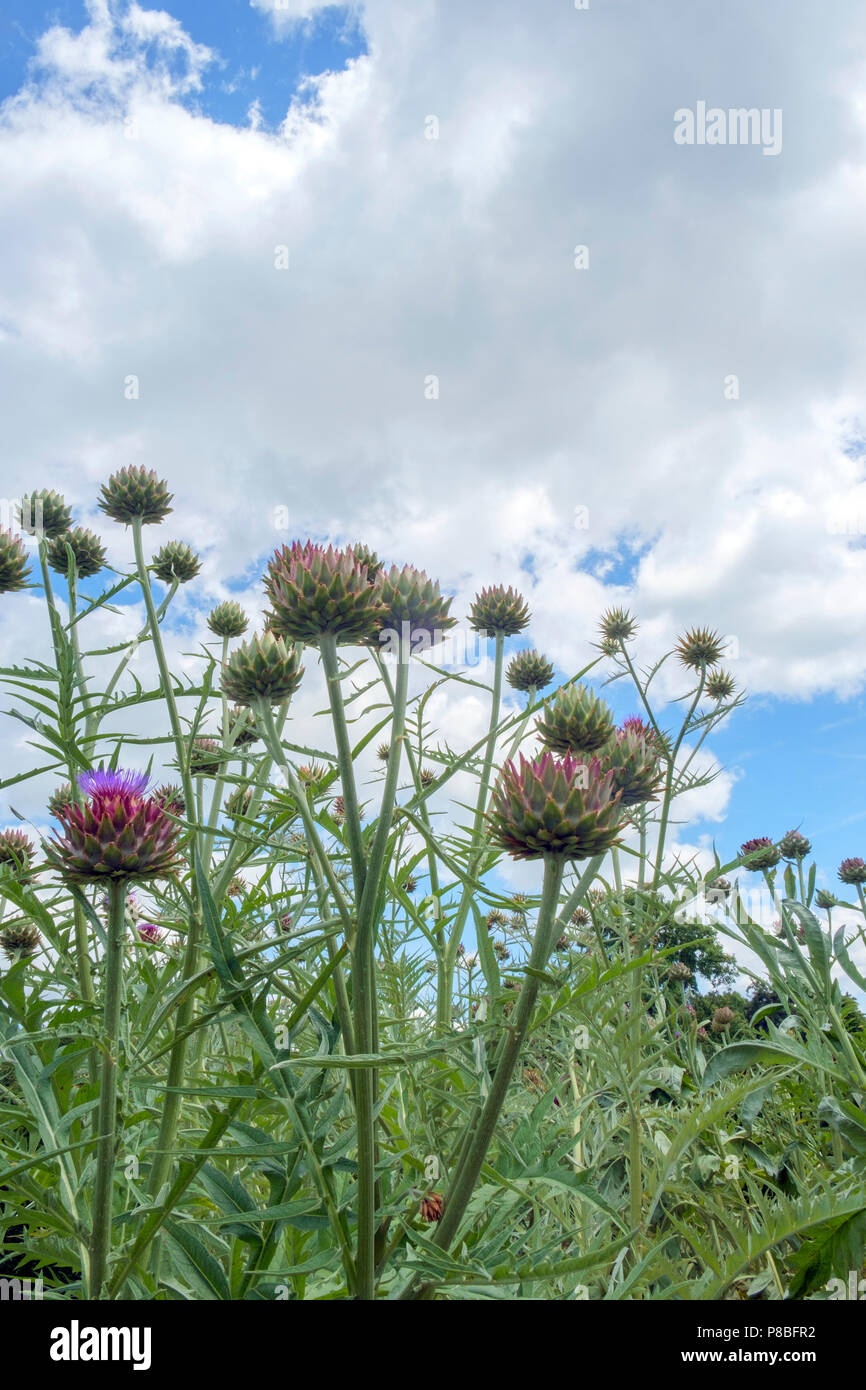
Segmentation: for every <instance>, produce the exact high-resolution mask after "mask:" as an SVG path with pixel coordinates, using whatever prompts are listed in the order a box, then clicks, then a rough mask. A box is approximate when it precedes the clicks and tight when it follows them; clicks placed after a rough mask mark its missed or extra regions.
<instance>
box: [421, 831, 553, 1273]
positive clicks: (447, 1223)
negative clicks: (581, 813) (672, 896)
mask: <svg viewBox="0 0 866 1390" xmlns="http://www.w3.org/2000/svg"><path fill="white" fill-rule="evenodd" d="M564 870H565V860H564V859H563V858H562V856H561V855H545V859H544V883H543V886H542V890H541V907H540V908H539V912H538V923H537V926H536V929H535V940H534V941H533V943H532V952H531V954H530V957H529V969H528V971H527V975H526V979H525V980H524V982H523V986H522V988H521V990H520V994H519V996H518V999H517V1005H516V1008H515V1011H514V1022H513V1023H510V1024H509V1025H508V1029H507V1031H506V1033H505V1037H504V1039H503V1045H502V1048H501V1050H500V1052H499V1056H498V1059H497V1065H496V1072H495V1074H494V1077H493V1080H492V1082H491V1085H490V1090H489V1091H488V1093H487V1099H486V1100H485V1102H484V1105H483V1107H482V1110H481V1113H480V1115H479V1117H478V1122H477V1124H476V1125H475V1128H474V1133H473V1136H472V1140H471V1142H470V1144H469V1146H468V1148H467V1150H466V1152H465V1154H464V1156H463V1161H462V1163H460V1165H459V1167H458V1169H457V1171H456V1173H455V1174H454V1178H453V1181H452V1184H451V1188H450V1189H449V1192H448V1195H447V1198H446V1201H445V1211H444V1213H443V1216H442V1220H441V1221H440V1222H439V1226H438V1228H437V1230H436V1234H435V1236H434V1237H433V1240H434V1244H436V1245H438V1246H440V1247H441V1248H442V1249H443V1250H447V1249H448V1248H449V1246H450V1245H451V1242H452V1241H453V1239H454V1237H455V1235H456V1234H457V1231H458V1229H459V1226H460V1222H461V1221H462V1220H463V1216H464V1213H465V1211H466V1208H467V1206H468V1205H469V1200H470V1198H471V1196H472V1193H473V1191H474V1189H475V1184H476V1183H477V1181H478V1178H479V1176H480V1173H481V1169H482V1166H483V1164H484V1159H485V1157H486V1155H487V1150H488V1149H489V1147H490V1143H491V1140H492V1138H493V1134H494V1131H495V1129H496V1125H497V1122H498V1120H499V1115H500V1112H501V1110H502V1106H503V1104H504V1103H505V1096H506V1092H507V1091H508V1087H509V1084H510V1082H511V1078H512V1076H513V1075H514V1069H515V1067H516V1065H517V1061H518V1058H519V1057H520V1052H521V1049H522V1047H523V1043H524V1040H525V1038H526V1033H527V1030H528V1028H529V1023H530V1020H531V1018H532V1010H533V1008H534V1007H535V1001H536V999H537V997H538V989H539V984H540V981H539V979H538V977H537V975H534V974H530V973H529V971H537V972H539V973H541V972H543V970H544V968H545V966H546V965H547V961H548V957H549V956H550V952H551V950H552V949H553V944H554V942H555V940H556V937H557V934H558V930H559V926H558V919H557V906H558V903H559V894H560V890H561V888H562V877H563V873H564Z"/></svg>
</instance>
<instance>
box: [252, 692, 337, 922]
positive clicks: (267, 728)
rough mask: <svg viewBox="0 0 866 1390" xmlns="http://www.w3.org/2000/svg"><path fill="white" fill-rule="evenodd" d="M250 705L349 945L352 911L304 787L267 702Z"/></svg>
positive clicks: (261, 701) (262, 701)
mask: <svg viewBox="0 0 866 1390" xmlns="http://www.w3.org/2000/svg"><path fill="white" fill-rule="evenodd" d="M254 709H255V712H256V718H257V719H258V720H259V721H260V724H261V729H262V732H263V734H264V739H265V744H266V746H267V749H268V752H269V753H270V755H271V757H272V758H273V760H274V762H275V763H276V765H277V766H278V767H279V768H280V770H281V772H282V773H283V776H284V777H285V779H286V781H287V783H288V785H289V790H290V791H291V793H292V796H293V797H294V800H295V805H296V806H297V808H298V811H299V813H300V816H301V822H302V824H303V827H304V834H305V835H306V838H307V843H308V845H309V846H310V853H311V854H312V855H313V857H314V858H315V860H316V863H317V864H318V867H319V869H320V870H321V873H322V876H323V878H324V879H325V881H326V883H327V885H328V888H329V889H330V891H331V896H332V898H333V899H334V902H335V904H336V907H337V911H338V912H339V914H340V917H341V918H342V921H343V926H344V928H345V932H346V940H347V941H348V942H349V944H350V945H352V944H353V942H354V935H355V924H354V921H353V919H352V913H351V910H350V908H349V904H348V903H347V902H346V898H345V895H344V893H343V890H342V889H341V887H340V884H339V881H338V879H337V875H336V874H335V873H334V869H333V866H332V864H331V861H330V859H329V857H328V855H327V853H326V851H325V849H324V846H323V845H322V842H321V840H320V839H319V836H318V833H317V831H316V826H315V822H314V820H313V817H312V815H311V814H310V807H309V804H308V802H307V795H306V792H305V791H304V788H303V787H302V786H301V783H300V781H299V780H298V777H297V774H296V773H295V770H294V768H293V767H292V766H291V764H290V763H289V761H288V759H287V758H286V755H285V753H284V752H283V745H282V743H281V742H280V738H279V735H278V733H277V730H276V727H275V725H274V716H273V714H272V712H271V707H270V705H269V704H267V702H266V701H264V700H260V701H259V702H258V703H257V704H256V705H255V706H254Z"/></svg>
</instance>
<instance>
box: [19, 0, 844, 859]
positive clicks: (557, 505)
mask: <svg viewBox="0 0 866 1390" xmlns="http://www.w3.org/2000/svg"><path fill="white" fill-rule="evenodd" d="M292 4H293V6H294V9H295V12H296V13H300V12H301V11H305V12H306V18H305V19H303V21H302V22H300V23H298V24H296V25H294V26H290V25H288V24H285V23H284V24H282V25H281V26H275V24H274V23H273V22H272V21H273V16H271V15H269V14H268V13H266V12H265V11H266V5H265V0H258V2H257V3H256V4H250V3H249V0H211V2H210V3H202V2H201V0H174V2H173V0H165V4H164V8H165V9H166V10H167V11H168V12H169V14H170V15H171V16H172V17H173V18H174V19H175V20H177V21H179V24H180V26H182V30H180V31H177V32H175V33H174V36H173V37H172V35H171V34H169V31H168V30H167V29H165V28H163V30H161V31H160V32H161V33H162V34H163V37H165V35H166V34H168V35H169V36H168V39H167V40H166V41H165V42H164V43H163V44H162V47H161V48H159V49H157V46H156V45H155V43H154V42H152V41H151V42H145V41H143V40H141V37H140V33H139V36H138V38H136V37H135V35H134V33H133V31H131V30H130V28H129V26H128V25H127V26H126V27H124V23H125V20H126V19H127V18H128V16H129V14H130V13H132V11H131V9H130V6H129V5H128V4H127V3H126V0H113V3H112V5H111V6H108V7H106V5H105V3H104V0H92V3H91V6H90V10H89V12H88V10H87V8H86V7H85V5H84V4H83V3H80V2H79V0H55V2H54V3H51V4H43V3H38V0H5V3H2V4H0V99H5V98H11V97H14V96H15V95H16V94H17V93H19V92H20V90H21V89H22V87H23V86H24V84H25V83H26V82H29V83H30V89H29V94H28V97H27V100H26V101H24V102H18V103H14V104H9V105H8V106H7V107H6V109H5V112H4V117H3V121H2V123H0V181H2V183H3V186H4V188H6V190H7V193H8V194H9V196H8V199H7V202H8V207H7V210H6V212H5V213H3V214H2V225H0V234H2V235H3V236H4V245H5V246H6V247H7V255H6V258H5V263H4V265H3V266H2V267H0V368H2V371H3V373H4V374H5V381H6V386H5V387H4V388H2V389H3V390H4V392H5V394H4V395H3V397H2V399H0V408H2V409H3V412H4V421H5V426H6V434H7V457H8V459H9V460H10V462H9V470H10V482H9V484H8V487H9V488H15V487H22V486H24V485H25V484H29V483H30V481H31V480H32V478H33V477H35V476H39V477H43V478H45V480H46V484H47V485H51V486H58V487H61V488H63V490H64V491H66V492H67V494H68V496H69V497H70V499H71V500H72V501H73V502H74V503H75V505H76V507H77V508H78V511H79V515H80V517H81V518H82V519H83V520H85V521H86V522H87V523H88V524H92V525H97V526H99V524H100V523H99V517H98V515H97V514H94V512H93V503H92V499H93V495H94V492H95V489H96V485H97V483H98V482H99V481H100V480H101V479H102V478H103V477H104V476H105V475H106V473H107V472H108V471H110V470H111V468H113V467H115V466H118V465H119V464H120V463H125V462H131V461H141V462H147V463H148V465H149V466H150V465H153V464H156V465H157V466H159V467H160V468H161V469H162V470H163V471H164V472H165V473H166V475H167V476H168V477H169V479H170V481H171V485H172V487H173V488H174V489H175V491H176V495H177V502H176V514H175V517H174V518H173V523H172V524H173V525H175V526H176V528H177V530H176V533H177V534H179V535H181V536H182V537H183V538H185V539H187V540H189V541H190V542H191V543H193V544H195V545H196V546H197V548H199V549H200V550H201V552H202V554H203V557H204V567H203V572H202V576H201V578H200V581H199V583H198V590H197V596H196V597H194V596H193V595H192V594H190V595H189V596H188V597H185V598H184V600H183V605H182V611H181V612H180V614H179V617H178V641H179V642H180V643H181V646H180V650H181V651H182V650H188V649H189V643H190V637H191V636H193V635H196V634H198V635H199V636H201V629H202V621H203V615H204V614H205V613H206V612H207V610H208V608H209V607H210V605H211V604H212V603H213V602H214V601H215V600H217V599H218V598H220V597H223V596H226V595H227V594H229V593H231V594H233V595H236V596H238V597H240V598H242V599H243V600H244V601H245V602H247V603H248V604H249V605H250V606H251V607H255V605H256V604H258V605H259V606H261V604H260V597H261V596H260V589H259V586H258V584H257V581H256V576H257V574H258V573H259V572H260V565H261V563H263V561H264V559H265V557H266V556H267V554H268V552H269V550H270V549H272V548H273V546H274V544H277V543H279V542H281V541H283V540H286V539H289V535H288V533H282V532H280V533H279V534H277V533H276V531H275V525H274V523H273V521H272V516H273V513H274V510H275V508H277V507H278V506H279V505H282V504H286V503H287V504H289V508H290V513H291V525H290V529H291V531H292V533H295V532H298V533H302V534H306V533H311V534H315V535H317V536H325V535H327V536H330V537H333V538H334V539H335V540H338V541H341V540H346V539H348V538H349V537H350V536H353V535H362V536H364V537H365V538H366V539H368V540H369V541H370V543H371V544H373V545H374V546H375V547H376V548H377V549H378V550H379V551H380V553H382V554H385V555H388V556H389V557H391V556H393V558H395V559H397V560H400V561H403V560H412V561H415V562H416V563H418V564H420V565H422V566H424V567H425V568H427V569H428V570H429V571H430V572H432V573H436V574H438V575H439V576H440V577H441V579H442V582H443V585H444V586H445V587H446V588H447V589H450V590H451V591H453V592H455V594H456V602H455V608H456V611H458V612H465V611H466V608H467V606H468V602H469V600H470V599H471V596H472V594H473V593H474V592H475V590H476V589H477V588H479V587H481V585H483V584H489V583H493V582H504V583H513V584H515V585H516V586H517V587H521V588H523V589H524V590H525V591H526V592H527V597H528V598H529V602H530V606H531V608H532V609H533V612H534V615H535V616H534V620H533V626H532V628H531V629H530V632H529V634H528V637H529V643H530V644H531V645H537V646H539V647H540V648H542V649H544V650H545V651H547V652H548V654H549V655H550V656H551V657H552V658H553V659H554V660H555V662H556V665H557V668H558V670H559V671H560V673H561V674H562V675H563V676H567V675H570V674H571V673H572V671H573V670H575V669H577V668H579V667H580V666H581V665H582V664H584V662H585V661H586V659H587V657H588V654H589V650H590V648H589V644H590V643H591V642H592V641H593V640H594V638H595V625H596V622H597V618H598V616H599V614H600V613H601V611H602V610H603V609H604V608H605V607H607V606H608V605H609V604H610V603H616V604H621V605H623V606H627V607H630V608H633V609H634V610H635V611H636V612H637V614H638V616H639V618H640V621H641V633H642V643H643V645H642V647H641V655H642V656H644V657H645V658H646V659H647V660H649V659H652V657H653V656H655V655H657V654H658V652H659V651H660V650H663V649H664V647H665V646H666V645H669V644H670V643H671V642H672V641H673V639H674V638H675V636H676V635H677V634H678V633H681V632H682V631H683V629H684V628H685V627H686V626H689V625H706V626H710V627H713V628H716V629H718V630H719V631H720V632H722V633H725V634H736V635H737V638H738V641H739V647H740V656H739V657H738V659H737V660H736V661H735V662H733V663H732V670H733V673H734V675H735V677H736V678H737V679H738V681H739V683H740V684H741V686H743V687H744V688H745V689H746V690H747V691H751V692H752V695H751V698H750V700H749V702H748V703H747V704H746V706H745V708H743V709H742V710H739V711H737V712H736V713H735V714H734V715H733V717H732V718H731V720H730V722H729V724H728V725H727V726H724V727H723V730H722V731H721V732H720V733H718V734H716V735H715V736H714V738H713V740H712V744H711V748H712V751H713V753H714V755H715V756H716V757H717V758H718V760H719V762H720V763H721V764H722V765H723V766H724V767H726V768H727V770H728V772H729V773H730V774H731V776H730V780H729V781H725V783H724V786H725V793H724V795H723V796H722V797H721V800H720V801H719V800H714V799H713V798H712V797H710V798H709V799H708V800H707V801H706V802H705V803H704V804H703V805H704V815H703V817H702V819H700V820H698V821H696V822H695V823H694V824H693V825H692V826H691V827H690V828H689V830H688V832H687V835H686V836H684V838H687V839H688V841H689V842H690V843H695V842H696V841H697V840H698V838H699V837H702V836H703V837H706V836H710V837H712V838H715V840H716V843H717V845H718V848H719V852H720V854H721V855H722V857H723V858H724V857H726V856H728V855H730V854H732V853H733V851H734V850H735V848H736V846H737V845H738V844H739V843H740V842H741V841H742V840H744V839H746V838H750V837H753V836H756V835H763V834H768V835H772V836H780V835H781V834H782V833H783V832H784V831H786V830H787V829H789V828H792V827H793V826H799V827H800V828H801V829H802V830H803V832H804V833H805V834H807V835H808V836H809V837H810V839H811V840H812V842H813V845H814V847H815V851H816V855H817V858H818V861H819V865H820V868H821V878H820V880H819V881H822V882H823V883H824V884H825V885H826V886H833V885H834V883H835V870H836V867H837V865H838V863H839V861H840V860H841V859H842V858H843V857H845V856H849V855H857V854H860V855H863V856H864V857H866V808H864V803H863V798H862V796H861V783H860V774H861V772H862V769H863V765H864V762H866V708H864V697H863V691H864V689H866V470H864V466H863V453H864V447H866V446H864V442H863V435H864V430H863V423H862V422H863V420H864V419H866V399H864V393H863V382H864V381H866V353H864V346H863V335H862V302H863V301H862V296H863V293H864V289H866V287H864V283H863V259H862V180H863V179H864V178H866V139H864V129H866V123H864V121H863V118H862V112H863V110H866V93H864V90H863V77H862V74H863V72H864V71H866V22H864V17H863V12H862V7H861V6H860V5H858V3H856V0H838V3H837V4H835V5H834V7H833V10H832V14H830V13H829V12H827V13H819V12H818V7H815V6H814V5H812V4H810V3H808V0H793V3H792V2H791V0H765V3H764V4H763V5H762V6H761V9H760V14H758V13H757V11H756V8H755V6H754V4H753V0H731V3H730V4H728V5H727V6H726V7H724V12H722V11H721V10H720V9H719V7H718V6H716V5H715V4H712V3H710V0H694V7H693V8H690V16H692V17H693V20H694V22H688V23H684V22H683V18H682V16H683V11H682V6H681V5H680V4H679V0H666V3H660V4H659V5H657V6H647V5H646V4H645V0H622V3H621V4H620V5H618V6H616V7H608V6H603V5H599V6H595V7H593V8H592V9H591V10H590V11H588V12H583V13H577V12H574V11H572V10H571V7H569V6H568V4H567V0H566V3H564V4H563V3H558V2H557V3H554V0H544V3H541V4H539V5H538V6H526V5H525V3H522V0H501V2H499V3H494V0H477V3H472V4H470V3H466V4H463V5H459V4H455V3H452V2H451V0H441V3H431V4H430V5H429V6H420V7H413V6H411V4H408V3H407V0H367V3H366V4H364V5H359V6H356V7H352V8H346V7H336V6H323V5H321V4H319V3H318V0H292ZM156 8H157V7H155V6H149V5H148V4H147V3H141V4H140V11H139V13H140V14H141V13H143V14H145V15H151V16H152V15H153V13H154V12H155V11H156ZM792 15H794V16H795V17H794V18H792ZM699 21H700V22H699ZM160 23H161V21H160ZM55 25H61V26H64V27H66V28H68V29H69V30H70V31H71V32H72V33H73V34H76V35H78V34H81V32H82V31H84V30H85V26H88V25H89V26H90V27H89V28H88V29H87V33H88V34H89V35H90V36H91V38H92V39H93V45H92V47H91V48H90V49H89V50H85V48H84V47H83V46H79V47H77V48H76V47H75V46H74V45H73V46H72V47H71V48H70V47H69V46H68V45H65V44H58V43H57V42H54V43H53V44H51V45H49V47H48V50H47V58H46V63H45V64H44V65H43V66H42V67H41V68H39V69H38V70H36V69H34V68H33V66H32V60H33V57H34V54H35V52H36V48H37V45H38V44H39V43H40V41H44V35H45V34H46V31H48V30H50V29H51V27H52V26H55ZM178 33H182V34H183V41H181V39H180V38H178ZM131 34H132V37H131ZM55 38H56V36H55ZM189 44H192V45H206V46H207V47H209V48H210V49H211V50H213V54H214V61H212V62H211V63H209V64H206V65H205V66H203V67H202V69H201V74H200V78H201V85H200V87H194V88H193V89H190V88H189V87H184V85H183V82H182V81H181V80H180V79H181V78H182V75H183V72H184V70H185V64H186V63H187V62H188V55H189V46H188V45H189ZM185 45H186V46H185ZM94 54H96V56H95V57H94ZM353 59H356V60H358V61H357V62H356V63H354V64H351V63H350V60H353ZM858 64H859V65H860V66H858ZM325 73H331V74H333V75H334V76H333V77H332V78H331V79H325V78H323V76H322V75H323V74H325ZM97 79H98V80H97ZM305 79H315V80H314V82H313V85H312V88H307V89H305V93H304V102H305V104H304V105H303V107H302V108H300V110H296V111H295V114H294V116H293V118H292V121H291V122H290V123H289V124H288V125H287V126H283V122H284V120H285V118H286V115H287V112H288V111H289V108H290V105H291V103H292V99H293V97H294V96H295V94H296V93H297V92H298V90H299V88H300V86H301V84H302V83H303V82H304V80H305ZM100 84H101V85H100ZM311 91H312V93H313V96H312V97H311V95H310V93H311ZM106 94H109V95H106ZM704 99H707V100H709V101H710V102H714V101H716V102H718V103H719V104H720V105H723V106H727V105H738V104H740V103H744V102H745V103H754V104H755V105H756V106H758V107H761V108H764V107H766V108H773V109H775V108H782V109H783V111H784V118H785V126H784V130H785V140H784V144H783V149H782V153H781V154H780V156H779V157H778V158H773V159H768V158H764V157H763V156H762V154H761V151H760V150H755V149H734V148H728V149H726V150H724V151H714V150H712V149H709V148H704V149H701V150H698V149H681V148H677V147H676V146H675V144H674V142H673V139H672V138H671V130H672V116H673V113H674V111H675V110H677V108H680V107H692V106H694V104H695V103H696V102H697V101H698V100H704ZM254 106H255V110H256V111H257V113H258V114H257V117H256V119H255V120H254V121H253V123H252V124H253V125H258V126H259V128H258V129H253V128H251V116H250V112H251V108H253V107H254ZM118 108H120V109H121V110H122V109H123V108H128V109H129V110H130V111H131V112H136V113H143V119H142V121H141V130H140V132H139V135H138V137H137V138H136V140H135V141H127V140H126V139H125V138H124V131H123V129H122V126H121V122H120V115H119V109H118ZM816 112H817V113H820V120H819V119H817V117H816V114H815V113H816ZM431 113H435V116H436V120H437V122H440V123H441V135H440V136H439V138H437V139H430V138H429V124H428V123H429V118H430V115H431ZM437 133H438V132H437ZM717 155H718V156H719V157H718V158H716V156H717ZM714 161H715V162H714ZM283 243H285V244H286V245H287V246H290V249H291V270H290V272H289V273H288V274H287V275H283V276H282V277H281V276H280V275H279V274H278V273H277V272H276V271H275V269H274V249H275V247H277V246H278V245H281V244H283ZM577 244H586V245H588V246H589V247H590V250H591V261H590V267H591V268H590V269H589V270H587V271H585V272H583V273H580V272H576V271H575V268H574V264H573V253H574V248H575V246H576V245H577ZM816 248H820V252H819V251H818V250H816ZM858 304H859V305H860V306H861V307H860V309H859V310H858V308H857V305H858ZM129 372H136V373H140V374H141V381H142V391H141V399H140V401H139V402H138V403H137V404H135V405H130V403H129V402H128V401H126V400H124V398H123V392H122V389H121V383H122V382H123V380H124V379H125V376H126V374H127V373H129ZM730 373H736V375H737V377H738V380H739V381H740V382H741V384H742V390H741V394H740V397H739V398H738V400H737V401H736V402H735V403H731V402H730V401H728V400H727V399H726V398H725V397H724V396H723V393H722V382H723V380H725V379H727V377H728V374H730ZM431 374H435V377H436V380H437V383H439V382H441V392H437V395H436V397H435V402H433V403H431V401H430V398H429V397H428V396H427V395H425V390H424V383H425V382H427V381H428V379H429V378H430V376H431ZM46 383H48V385H46ZM203 484H204V485H203ZM578 508H586V512H587V515H588V518H589V522H588V524H587V525H586V526H585V527H583V528H578V527H576V526H575V524H574V522H573V517H574V516H575V515H576V513H577V509H578ZM840 519H841V522H842V523H843V524H841V525H840V524H839V522H840ZM166 538H167V537H166ZM107 539H109V540H110V545H111V547H113V549H112V550H111V559H112V561H113V562H114V563H117V564H121V563H123V562H124V559H125V552H124V548H123V538H122V537H114V538H107ZM251 556H255V557H257V562H256V563H253V564H251V562H250V557H251ZM25 608H26V601H22V604H20V605H18V608H17V609H15V611H14V612H13V609H12V608H10V607H9V606H8V605H4V609H3V612H2V613H0V643H3V644H5V645H6V647H7V648H8V646H9V645H12V646H14V645H15V644H16V642H18V641H20V640H21V633H22V632H25V633H26V632H27V631H28V628H27V623H28V622H29V618H28V617H27V616H26V614H25ZM15 613H18V614H19V617H17V618H16V616H15ZM19 621H20V623H21V627H17V626H16V623H18V622H19ZM614 699H615V704H616V708H617V712H618V713H620V714H624V713H628V712H631V708H632V702H631V701H630V700H628V699H626V698H625V697H624V695H623V693H622V691H621V690H620V689H619V688H617V690H616V693H615V696H614ZM312 708H313V706H312V705H311V709H312ZM448 717H449V718H451V719H452V720H453V721H454V722H453V727H452V726H449V736H450V737H452V738H453V739H454V740H455V741H459V737H460V733H461V729H464V728H465V729H466V730H469V729H470V728H471V727H472V719H473V717H474V716H473V711H472V709H471V708H470V707H469V706H466V707H465V708H464V707H458V706H456V705H455V707H454V708H453V709H450V710H449V711H448ZM672 717H673V715H671V719H672ZM461 721H462V722H461ZM669 722H670V721H669ZM716 815H718V816H719V817H720V819H714V818H713V817H714V816H716Z"/></svg>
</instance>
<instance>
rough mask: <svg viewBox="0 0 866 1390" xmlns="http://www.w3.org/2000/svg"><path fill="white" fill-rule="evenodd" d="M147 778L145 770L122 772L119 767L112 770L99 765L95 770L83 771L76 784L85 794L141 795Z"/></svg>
mask: <svg viewBox="0 0 866 1390" xmlns="http://www.w3.org/2000/svg"><path fill="white" fill-rule="evenodd" d="M149 780H150V779H149V778H148V775H147V773H146V772H134V771H127V772H124V771H123V770H122V769H120V768H118V769H117V771H114V772H113V771H110V770H109V769H107V768H103V767H100V768H97V769H96V771H95V772H83V773H82V774H81V776H80V777H79V779H78V785H79V787H80V788H81V790H82V791H83V792H84V795H85V796H100V797H102V796H122V795H129V796H143V795H144V793H145V791H146V790H147V784H148V781H149Z"/></svg>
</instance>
